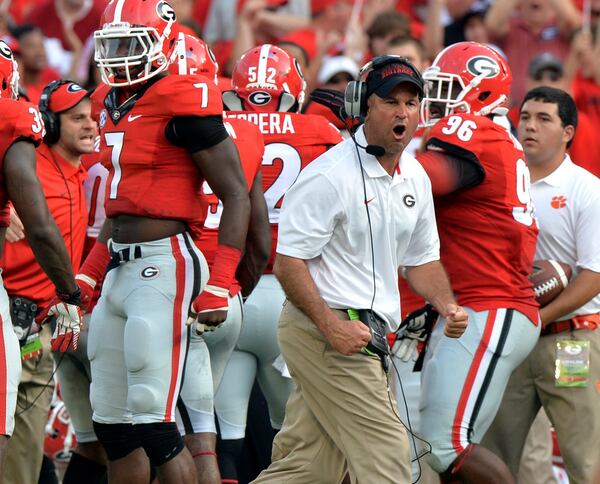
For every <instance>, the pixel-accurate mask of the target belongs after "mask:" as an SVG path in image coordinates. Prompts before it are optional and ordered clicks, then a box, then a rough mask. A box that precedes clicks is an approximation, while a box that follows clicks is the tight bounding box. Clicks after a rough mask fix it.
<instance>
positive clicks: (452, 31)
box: [441, 0, 493, 45]
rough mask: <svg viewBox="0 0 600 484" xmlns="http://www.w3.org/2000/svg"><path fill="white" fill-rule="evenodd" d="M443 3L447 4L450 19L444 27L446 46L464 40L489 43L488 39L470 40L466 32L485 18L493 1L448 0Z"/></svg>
mask: <svg viewBox="0 0 600 484" xmlns="http://www.w3.org/2000/svg"><path fill="white" fill-rule="evenodd" d="M441 3H445V4H446V13H447V14H448V16H449V17H450V20H449V21H448V22H447V23H446V24H445V26H444V45H450V44H455V43H456V42H462V41H464V40H474V41H475V42H481V43H484V44H486V43H487V42H488V41H487V39H486V40H485V41H481V40H475V39H473V38H469V37H468V36H467V35H466V31H467V28H468V27H469V28H470V29H472V28H473V27H474V25H473V24H475V25H477V20H479V18H483V17H484V16H485V12H486V11H487V9H488V8H489V6H490V5H491V4H492V3H493V2H492V0H446V1H443V2H441ZM478 17H479V18H478ZM442 22H443V20H442ZM467 26H468V27H467Z"/></svg>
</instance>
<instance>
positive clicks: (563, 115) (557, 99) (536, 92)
mask: <svg viewBox="0 0 600 484" xmlns="http://www.w3.org/2000/svg"><path fill="white" fill-rule="evenodd" d="M530 100H533V101H541V102H543V103H550V104H556V107H557V108H558V117H559V118H560V122H561V124H562V125H563V127H567V126H573V130H574V131H576V130H577V106H576V105H575V101H573V98H572V97H571V96H570V95H569V93H567V92H565V91H563V90H562V89H557V88H555V87H549V86H541V87H536V88H535V89H531V90H530V91H529V92H528V93H527V94H525V98H524V99H523V102H522V103H521V106H520V107H519V112H521V110H522V109H523V105H524V104H525V103H526V102H527V101H530ZM574 137H575V136H573V138H574ZM573 138H571V139H570V140H569V142H568V143H567V148H568V147H570V146H571V143H572V142H573Z"/></svg>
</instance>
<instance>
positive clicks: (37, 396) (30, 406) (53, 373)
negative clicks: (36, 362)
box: [15, 352, 67, 417]
mask: <svg viewBox="0 0 600 484" xmlns="http://www.w3.org/2000/svg"><path fill="white" fill-rule="evenodd" d="M66 354H67V353H66V352H65V353H62V354H61V355H60V359H59V360H58V363H56V366H55V367H54V370H53V371H52V374H51V375H50V378H48V381H47V382H46V383H44V386H43V387H42V389H41V390H40V392H39V393H38V394H37V395H36V397H35V398H34V399H33V400H32V401H31V403H30V404H28V403H27V390H26V389H25V387H23V394H24V395H25V405H24V406H21V405H19V402H18V400H17V406H18V407H19V408H20V409H21V410H20V411H19V412H15V417H17V416H19V415H22V414H24V413H25V412H27V411H28V410H31V408H32V407H33V405H34V404H35V402H37V401H38V400H39V398H40V397H41V396H42V394H43V393H44V391H45V390H46V388H48V387H49V386H50V382H51V381H52V380H53V379H54V375H56V372H57V371H58V367H59V366H60V364H61V363H62V361H63V359H64V358H65V355H66Z"/></svg>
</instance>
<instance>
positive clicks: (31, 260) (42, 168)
mask: <svg viewBox="0 0 600 484" xmlns="http://www.w3.org/2000/svg"><path fill="white" fill-rule="evenodd" d="M36 161H37V166H36V173H37V176H38V178H39V180H40V183H41V185H42V189H43V191H44V195H45V196H46V202H47V203H48V208H49V209H50V213H51V214H52V218H53V219H54V221H55V222H56V225H57V226H58V229H59V231H60V234H61V235H62V237H63V239H64V242H65V246H66V247H67V251H68V252H69V255H70V259H71V265H72V266H73V270H74V271H75V272H77V270H78V269H79V266H80V264H81V258H82V254H83V245H84V241H85V224H86V221H87V206H86V203H85V194H84V190H83V180H84V179H85V178H86V171H85V168H83V166H81V164H79V165H78V166H73V165H72V164H71V163H69V162H68V161H67V160H65V159H64V158H62V157H61V156H60V155H59V154H58V153H57V152H56V151H55V150H53V149H52V148H50V147H48V145H46V144H43V145H42V146H40V148H39V149H38V151H37V157H36ZM2 267H3V268H4V269H3V272H2V278H3V279H4V286H5V287H6V291H7V292H8V294H10V295H11V296H23V297H26V298H28V299H31V300H32V301H34V302H35V303H37V304H38V305H39V306H44V305H46V304H48V303H49V302H50V300H52V298H53V297H54V295H55V291H56V288H55V287H54V284H52V282H51V281H50V279H49V278H48V276H47V275H46V274H45V272H44V271H43V270H42V268H41V267H40V265H39V264H38V262H37V260H36V258H35V255H34V253H33V251H32V250H31V246H30V245H29V243H28V242H27V240H26V239H22V240H19V241H18V242H14V243H7V244H6V246H5V247H4V254H3V260H2Z"/></svg>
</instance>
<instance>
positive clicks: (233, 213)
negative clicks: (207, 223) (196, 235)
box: [192, 138, 250, 250]
mask: <svg viewBox="0 0 600 484" xmlns="http://www.w3.org/2000/svg"><path fill="white" fill-rule="evenodd" d="M192 158H193V159H194V162H195V163H196V164H197V165H198V167H199V168H200V170H201V171H202V174H203V175H204V178H205V180H206V181H207V182H208V184H209V185H210V187H211V188H212V190H213V191H214V193H215V195H216V196H217V197H218V198H219V200H221V201H222V202H223V214H222V215H221V223H220V225H219V244H224V245H228V246H230V247H235V248H236V249H239V250H243V249H244V244H245V241H246V233H247V231H248V222H249V220H250V198H249V196H248V187H247V185H246V181H245V179H244V172H243V171H242V167H241V163H240V158H239V155H238V151H237V148H236V146H235V144H234V143H233V141H232V140H231V138H226V139H224V140H223V141H221V142H220V143H218V144H216V145H214V146H211V147H210V148H206V149H203V150H200V151H197V152H195V153H193V154H192Z"/></svg>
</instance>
